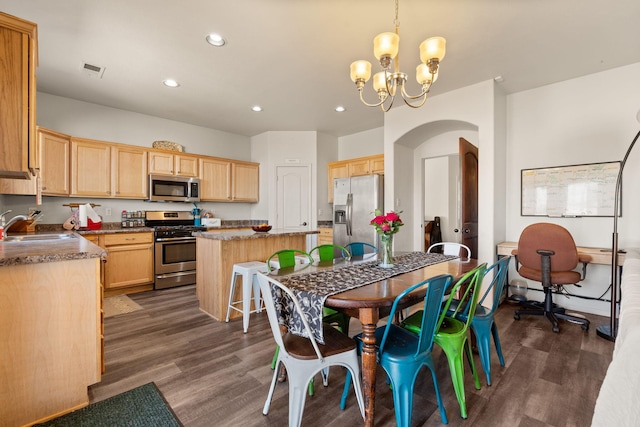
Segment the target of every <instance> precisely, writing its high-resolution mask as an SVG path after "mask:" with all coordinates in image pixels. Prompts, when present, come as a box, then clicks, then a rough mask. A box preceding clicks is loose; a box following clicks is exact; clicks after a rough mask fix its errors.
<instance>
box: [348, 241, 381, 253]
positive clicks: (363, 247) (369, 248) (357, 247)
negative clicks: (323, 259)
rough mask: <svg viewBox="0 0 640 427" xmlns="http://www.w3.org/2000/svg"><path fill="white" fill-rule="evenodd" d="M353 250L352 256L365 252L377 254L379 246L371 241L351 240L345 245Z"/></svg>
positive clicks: (350, 250)
mask: <svg viewBox="0 0 640 427" xmlns="http://www.w3.org/2000/svg"><path fill="white" fill-rule="evenodd" d="M345 248H347V249H348V250H349V252H351V256H362V255H365V254H377V253H378V248H376V247H375V246H374V245H372V244H371V243H365V242H351V243H349V244H348V245H346V246H345Z"/></svg>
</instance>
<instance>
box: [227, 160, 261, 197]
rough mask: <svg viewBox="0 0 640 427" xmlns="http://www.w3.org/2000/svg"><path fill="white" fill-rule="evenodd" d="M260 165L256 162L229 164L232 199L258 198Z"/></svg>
mask: <svg viewBox="0 0 640 427" xmlns="http://www.w3.org/2000/svg"><path fill="white" fill-rule="evenodd" d="M259 175H260V166H259V165H258V164H256V163H237V162H234V163H232V165H231V185H232V186H233V200H234V201H237V202H257V201H258V199H259V181H260V177H259Z"/></svg>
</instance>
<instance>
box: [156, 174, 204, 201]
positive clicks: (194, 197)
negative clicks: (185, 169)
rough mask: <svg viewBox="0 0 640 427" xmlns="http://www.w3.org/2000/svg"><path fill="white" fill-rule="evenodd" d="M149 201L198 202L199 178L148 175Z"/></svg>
mask: <svg viewBox="0 0 640 427" xmlns="http://www.w3.org/2000/svg"><path fill="white" fill-rule="evenodd" d="M149 201H151V202H199V201H200V179H198V178H189V177H186V176H171V175H149Z"/></svg>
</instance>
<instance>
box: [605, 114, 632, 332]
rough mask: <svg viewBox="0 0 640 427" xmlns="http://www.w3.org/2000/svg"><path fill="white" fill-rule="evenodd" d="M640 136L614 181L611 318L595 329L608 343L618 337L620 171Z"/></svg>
mask: <svg viewBox="0 0 640 427" xmlns="http://www.w3.org/2000/svg"><path fill="white" fill-rule="evenodd" d="M638 120H640V113H638ZM639 136H640V131H638V133H637V134H636V137H635V138H633V141H631V145H630V146H629V149H628V150H627V153H626V154H625V155H624V159H622V163H620V170H619V171H618V179H617V180H616V193H615V202H614V204H613V245H612V247H611V317H610V318H609V324H608V325H600V326H598V327H597V328H596V333H597V334H598V336H599V337H601V338H604V339H606V340H609V341H615V340H616V336H617V335H618V305H617V304H618V303H617V299H618V290H619V289H620V274H619V272H618V215H619V213H620V205H619V201H620V195H621V194H620V193H621V192H622V171H623V170H624V165H625V164H626V163H627V158H628V157H629V153H631V150H632V149H633V146H634V145H636V141H637V140H638V137H639Z"/></svg>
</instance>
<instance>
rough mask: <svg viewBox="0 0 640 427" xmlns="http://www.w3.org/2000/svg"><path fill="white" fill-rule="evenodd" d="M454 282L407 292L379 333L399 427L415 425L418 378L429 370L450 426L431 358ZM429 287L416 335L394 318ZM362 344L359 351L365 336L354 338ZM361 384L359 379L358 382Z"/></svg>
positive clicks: (439, 280) (441, 280) (438, 280)
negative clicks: (406, 300) (446, 296)
mask: <svg viewBox="0 0 640 427" xmlns="http://www.w3.org/2000/svg"><path fill="white" fill-rule="evenodd" d="M452 280H453V278H452V277H451V276H450V275H441V276H437V277H434V278H432V279H429V280H426V281H424V282H421V283H418V284H416V285H413V286H411V287H409V288H407V289H406V290H405V291H403V292H402V293H401V294H400V295H398V296H397V297H396V299H395V300H394V302H393V305H392V306H391V313H390V314H389V320H388V321H387V324H386V326H381V327H379V328H377V329H376V332H375V334H376V343H377V348H378V363H379V364H380V366H382V368H383V369H384V370H385V372H386V373H387V376H388V378H389V380H390V381H391V386H392V387H391V388H392V391H393V405H394V407H395V413H396V423H397V425H398V426H399V427H408V426H409V425H411V414H412V412H413V389H414V386H415V382H416V378H417V377H418V374H419V373H420V371H421V370H422V367H423V366H426V367H427V368H429V370H430V371H431V377H432V379H433V388H434V389H435V393H436V399H437V401H438V408H439V409H440V418H441V419H442V423H443V424H447V423H448V422H449V421H448V419H447V413H446V411H445V408H444V405H443V403H442V397H441V396H440V388H439V387H438V379H437V377H436V371H435V366H434V363H433V358H432V356H431V350H432V349H433V343H434V334H435V332H436V331H437V330H438V327H439V326H440V323H442V317H443V316H441V315H440V305H441V303H442V298H443V296H444V292H445V289H447V288H448V287H449V285H450V284H451V281H452ZM425 287H426V296H425V299H424V306H423V309H424V312H425V313H427V314H426V315H425V316H422V322H421V324H420V326H421V332H420V334H418V335H416V334H413V333H411V332H409V331H407V330H405V329H403V328H401V327H400V326H398V325H396V324H394V323H393V319H394V314H395V313H396V311H397V310H398V309H399V308H398V307H399V305H400V303H401V302H402V301H403V299H404V298H405V297H406V296H407V295H408V294H410V293H412V292H414V291H416V290H417V289H423V288H425ZM354 338H355V339H356V341H357V342H358V350H359V351H361V349H362V334H359V335H356V336H355V337H354ZM351 379H352V378H351V375H350V373H349V372H347V378H346V380H345V385H344V391H343V393H342V399H341V401H340V408H341V409H344V408H345V407H346V399H347V396H348V393H349V389H350V387H351ZM358 381H359V379H358Z"/></svg>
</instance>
